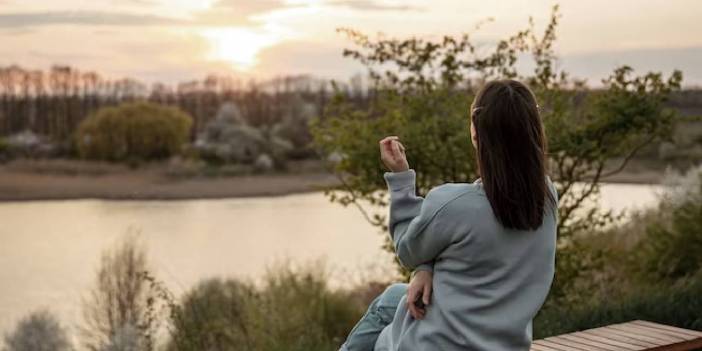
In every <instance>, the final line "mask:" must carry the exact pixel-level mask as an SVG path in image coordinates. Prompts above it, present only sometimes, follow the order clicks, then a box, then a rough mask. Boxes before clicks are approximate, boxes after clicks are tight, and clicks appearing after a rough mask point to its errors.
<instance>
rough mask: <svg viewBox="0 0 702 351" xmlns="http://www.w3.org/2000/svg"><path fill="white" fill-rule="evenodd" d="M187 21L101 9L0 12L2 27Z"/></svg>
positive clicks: (173, 22)
mask: <svg viewBox="0 0 702 351" xmlns="http://www.w3.org/2000/svg"><path fill="white" fill-rule="evenodd" d="M186 23H188V21H185V20H181V19H176V18H168V17H161V16H154V15H145V14H129V13H117V12H99V11H49V12H20V13H5V14H0V28H25V27H36V26H47V25H57V24H72V25H90V26H94V25H119V26H154V25H177V24H186Z"/></svg>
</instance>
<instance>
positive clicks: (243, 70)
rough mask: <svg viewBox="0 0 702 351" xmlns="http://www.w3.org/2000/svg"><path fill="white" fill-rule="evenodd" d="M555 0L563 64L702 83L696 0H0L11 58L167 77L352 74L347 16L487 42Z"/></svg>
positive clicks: (1, 38) (386, 31)
mask: <svg viewBox="0 0 702 351" xmlns="http://www.w3.org/2000/svg"><path fill="white" fill-rule="evenodd" d="M556 3H559V4H560V6H561V14H562V17H561V23H560V25H559V28H558V32H557V33H558V34H557V35H558V39H557V45H556V51H557V53H558V55H559V65H560V67H561V68H563V69H564V70H567V71H569V72H570V73H571V74H572V75H573V76H576V77H579V78H585V79H587V80H588V82H590V83H591V84H593V85H597V84H598V82H599V81H600V80H601V79H602V78H604V77H605V76H607V75H608V74H609V73H610V72H611V71H612V70H613V68H614V67H616V66H618V65H621V64H629V65H631V66H633V67H634V68H635V69H636V70H637V71H642V72H643V71H649V70H654V71H662V72H664V73H670V72H671V71H672V70H673V69H680V70H682V71H683V75H684V81H683V83H684V85H686V86H702V35H700V34H701V33H702V21H700V20H699V17H700V15H702V1H697V0H588V1H582V0H563V1H552V0H528V1H527V0H502V1H500V0H494V1H487V0H483V1H475V0H431V1H419V0H406V1H391V0H356V1H354V0H0V43H1V45H0V65H11V64H18V65H20V66H22V67H25V68H29V69H47V68H49V67H50V66H51V65H53V64H62V65H71V66H74V67H76V68H79V69H81V70H94V71H97V72H99V73H100V74H102V75H104V76H107V77H112V78H121V77H132V78H136V79H139V80H143V81H145V82H156V81H160V82H165V83H176V82H180V81H186V80H192V79H200V78H203V77H205V76H206V75H207V74H223V75H230V76H234V77H240V78H244V79H250V78H255V79H268V78H272V77H276V76H282V75H289V74H311V75H314V76H317V77H320V78H333V79H342V80H343V79H348V78H350V77H351V76H353V75H355V74H359V73H361V74H363V73H364V72H365V70H364V69H363V67H361V66H360V65H359V64H358V63H356V62H354V61H353V60H351V59H349V58H344V57H342V50H343V49H344V48H345V47H352V45H351V43H350V42H349V41H348V39H346V38H345V37H344V36H342V35H341V34H339V33H337V31H336V29H337V28H340V27H346V28H353V29H357V30H360V31H362V32H365V33H368V34H370V35H371V36H375V35H376V34H378V33H383V35H386V36H391V37H398V38H405V37H410V36H420V37H424V38H439V37H441V36H443V35H445V34H449V35H458V34H460V33H463V32H471V33H472V35H473V38H474V40H475V42H477V43H484V44H485V45H488V44H489V43H494V42H495V41H497V40H499V39H502V38H505V37H507V36H509V35H511V34H513V33H515V32H516V31H518V30H520V29H524V28H525V27H526V26H527V25H528V20H529V17H530V16H531V17H533V18H534V21H535V23H536V26H537V29H542V28H543V27H544V26H545V25H546V23H547V22H548V20H549V15H550V11H551V7H552V6H553V5H554V4H556ZM487 18H493V19H494V20H493V21H491V22H489V23H487V24H485V25H483V26H482V27H481V28H480V29H479V30H477V31H476V30H475V26H476V25H477V24H478V23H480V22H482V21H484V20H485V19H487Z"/></svg>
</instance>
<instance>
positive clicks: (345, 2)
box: [326, 0, 419, 11]
mask: <svg viewBox="0 0 702 351" xmlns="http://www.w3.org/2000/svg"><path fill="white" fill-rule="evenodd" d="M326 4H327V5H331V6H339V7H346V8H350V9H352V10H359V11H409V10H419V8H417V7H414V6H410V5H395V4H387V3H381V2H378V1H373V0H334V1H329V2H327V3H326Z"/></svg>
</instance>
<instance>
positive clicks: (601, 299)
mask: <svg viewBox="0 0 702 351" xmlns="http://www.w3.org/2000/svg"><path fill="white" fill-rule="evenodd" d="M700 296H702V272H699V273H698V274H697V275H696V276H691V277H690V278H689V279H681V280H679V281H677V282H675V283H673V284H656V283H651V284H647V285H643V286H639V287H638V288H637V289H636V290H634V291H631V292H629V293H625V294H621V295H618V296H613V295H602V294H598V295H596V296H595V297H592V298H590V299H589V300H587V301H583V302H581V303H578V304H560V305H551V306H550V307H549V308H544V309H542V310H541V311H540V312H539V314H538V315H537V316H536V318H535V320H534V339H540V338H545V337H548V336H552V335H558V334H563V333H570V332H574V331H577V330H583V329H589V328H596V327H600V326H604V325H608V324H612V323H622V322H626V321H630V320H634V319H643V320H648V321H653V322H658V323H664V324H669V325H674V326H678V327H682V328H689V329H697V330H702V314H700V311H702V299H700Z"/></svg>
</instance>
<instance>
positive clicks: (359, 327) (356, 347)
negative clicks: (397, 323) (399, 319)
mask: <svg viewBox="0 0 702 351" xmlns="http://www.w3.org/2000/svg"><path fill="white" fill-rule="evenodd" d="M405 294H407V284H404V283H396V284H392V285H390V286H388V287H387V289H385V291H383V293H382V294H380V295H378V297H376V298H375V300H373V302H371V304H370V306H369V307H368V311H366V313H365V314H364V315H363V317H362V318H361V320H360V321H358V323H357V324H356V326H355V327H353V329H351V332H350V333H349V336H348V337H347V338H346V342H345V343H344V344H343V345H341V349H340V351H373V348H374V347H375V341H376V340H377V339H378V335H380V332H381V331H382V330H383V328H385V326H387V325H388V324H390V322H392V319H393V318H394V317H395V311H397V305H398V304H399V303H400V300H401V299H402V296H404V295H405Z"/></svg>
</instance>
